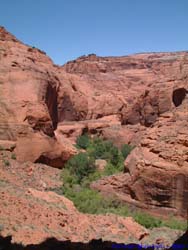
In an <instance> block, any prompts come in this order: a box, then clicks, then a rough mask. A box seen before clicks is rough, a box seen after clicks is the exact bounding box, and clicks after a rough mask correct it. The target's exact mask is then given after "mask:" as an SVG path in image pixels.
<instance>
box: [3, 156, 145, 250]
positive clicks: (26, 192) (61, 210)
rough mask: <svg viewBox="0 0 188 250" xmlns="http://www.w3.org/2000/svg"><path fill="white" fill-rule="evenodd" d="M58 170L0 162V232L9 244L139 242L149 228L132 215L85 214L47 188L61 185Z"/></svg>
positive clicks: (39, 165) (12, 162)
mask: <svg viewBox="0 0 188 250" xmlns="http://www.w3.org/2000/svg"><path fill="white" fill-rule="evenodd" d="M59 171H60V170H58V169H53V168H51V167H49V166H45V165H43V164H32V163H29V162H28V163H24V164H20V163H19V164H18V163H17V162H16V161H15V160H11V161H10V165H9V166H4V165H3V164H2V162H1V161H0V198H1V205H0V206H1V209H0V228H1V230H0V235H1V236H3V237H6V236H8V235H11V236H12V243H22V244H23V245H29V244H39V243H41V242H42V241H44V240H46V239H47V238H56V239H57V240H60V241H66V240H69V241H71V242H82V243H84V242H85V243H86V242H89V241H91V240H97V239H101V240H103V241H105V240H106V241H111V240H113V241H114V242H117V243H123V242H127V243H131V242H130V241H131V240H132V241H134V242H139V240H141V238H144V237H145V236H147V235H148V231H147V230H146V229H145V228H144V227H142V226H140V225H139V224H137V223H136V222H135V221H134V220H133V219H132V218H123V217H120V216H117V215H113V214H109V215H88V214H82V213H80V212H78V210H77V209H76V208H75V207H74V205H73V203H72V202H71V201H70V200H68V199H67V198H65V197H64V196H63V195H58V194H56V193H54V192H52V191H49V190H50V189H57V188H59V187H60V186H61V182H60V181H59ZM27 249H30V248H27Z"/></svg>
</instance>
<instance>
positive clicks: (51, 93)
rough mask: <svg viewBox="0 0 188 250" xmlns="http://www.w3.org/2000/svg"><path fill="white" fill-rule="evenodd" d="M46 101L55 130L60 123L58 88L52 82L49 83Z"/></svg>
mask: <svg viewBox="0 0 188 250" xmlns="http://www.w3.org/2000/svg"><path fill="white" fill-rule="evenodd" d="M45 102H46V105H47V107H48V110H49V114H50V117H51V119H52V124H53V129H54V130H55V129H56V128H57V124H58V109H57V107H58V104H57V91H56V88H55V87H52V85H51V84H50V83H48V86H47V91H46V98H45Z"/></svg>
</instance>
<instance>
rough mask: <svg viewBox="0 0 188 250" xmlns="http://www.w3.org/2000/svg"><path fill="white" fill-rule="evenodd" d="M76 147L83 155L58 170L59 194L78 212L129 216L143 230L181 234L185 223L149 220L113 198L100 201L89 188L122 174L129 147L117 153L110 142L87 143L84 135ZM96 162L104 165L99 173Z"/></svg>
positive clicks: (123, 147) (98, 140)
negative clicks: (97, 182) (71, 202)
mask: <svg viewBox="0 0 188 250" xmlns="http://www.w3.org/2000/svg"><path fill="white" fill-rule="evenodd" d="M76 146H77V148H79V149H82V150H83V149H84V150H85V152H81V153H79V154H78V155H75V156H74V157H72V158H71V159H70V160H69V161H68V162H67V163H66V165H65V168H64V169H63V170H62V180H63V186H62V193H63V194H64V195H65V196H66V197H67V198H69V199H70V200H72V201H73V202H74V204H75V206H76V207H77V209H78V210H79V211H80V212H83V213H90V214H106V213H114V214H117V215H120V216H125V217H126V216H131V217H133V218H134V219H135V221H137V222H138V223H139V224H141V225H143V226H145V227H146V228H154V227H161V226H167V227H170V228H173V229H181V230H184V229H185V228H186V223H185V222H183V221H178V220H176V219H174V218H173V217H172V216H171V217H169V219H168V220H162V219H161V218H157V217H153V216H151V215H149V214H147V213H145V212H141V211H139V210H138V209H135V208H134V207H130V206H128V205H127V204H125V203H122V202H121V201H118V200H117V199H116V198H115V197H103V196H102V195H101V194H100V193H99V192H98V191H95V190H92V189H91V188H90V184H91V182H92V181H96V180H98V179H100V178H102V177H103V176H107V175H112V174H115V173H118V172H121V171H123V167H124V164H123V163H124V160H125V159H126V157H127V156H128V155H129V153H130V152H131V150H132V149H133V148H134V147H133V146H131V145H127V144H125V145H123V146H122V148H121V149H118V148H117V147H116V146H114V145H113V143H112V142H110V141H104V140H102V139H101V138H97V137H95V138H93V139H91V138H90V137H89V136H88V135H87V134H85V135H83V136H80V137H79V138H78V139H77V145H76ZM96 159H104V160H106V162H107V164H106V166H105V168H104V170H103V171H99V170H97V168H96V167H95V160H96Z"/></svg>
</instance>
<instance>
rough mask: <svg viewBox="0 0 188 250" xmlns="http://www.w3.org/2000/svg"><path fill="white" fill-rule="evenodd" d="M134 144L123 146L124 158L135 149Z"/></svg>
mask: <svg viewBox="0 0 188 250" xmlns="http://www.w3.org/2000/svg"><path fill="white" fill-rule="evenodd" d="M133 148H134V146H131V145H129V144H124V145H123V146H122V148H121V153H122V155H123V157H124V159H126V158H127V156H128V155H129V154H130V152H131V151H132V150H133Z"/></svg>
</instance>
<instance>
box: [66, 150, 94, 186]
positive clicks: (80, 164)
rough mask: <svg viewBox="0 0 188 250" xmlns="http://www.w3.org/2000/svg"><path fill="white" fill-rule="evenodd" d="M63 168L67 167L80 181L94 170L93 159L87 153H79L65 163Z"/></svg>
mask: <svg viewBox="0 0 188 250" xmlns="http://www.w3.org/2000/svg"><path fill="white" fill-rule="evenodd" d="M65 168H67V169H69V171H70V173H71V174H72V175H75V176H76V179H77V181H78V183H80V182H81V181H82V179H83V178H84V177H85V176H87V175H88V174H90V173H92V172H94V171H95V166H94V159H92V158H91V157H89V156H88V154H87V153H79V154H77V155H75V156H74V157H72V158H71V159H70V160H69V161H68V162H67V163H66V165H65Z"/></svg>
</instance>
